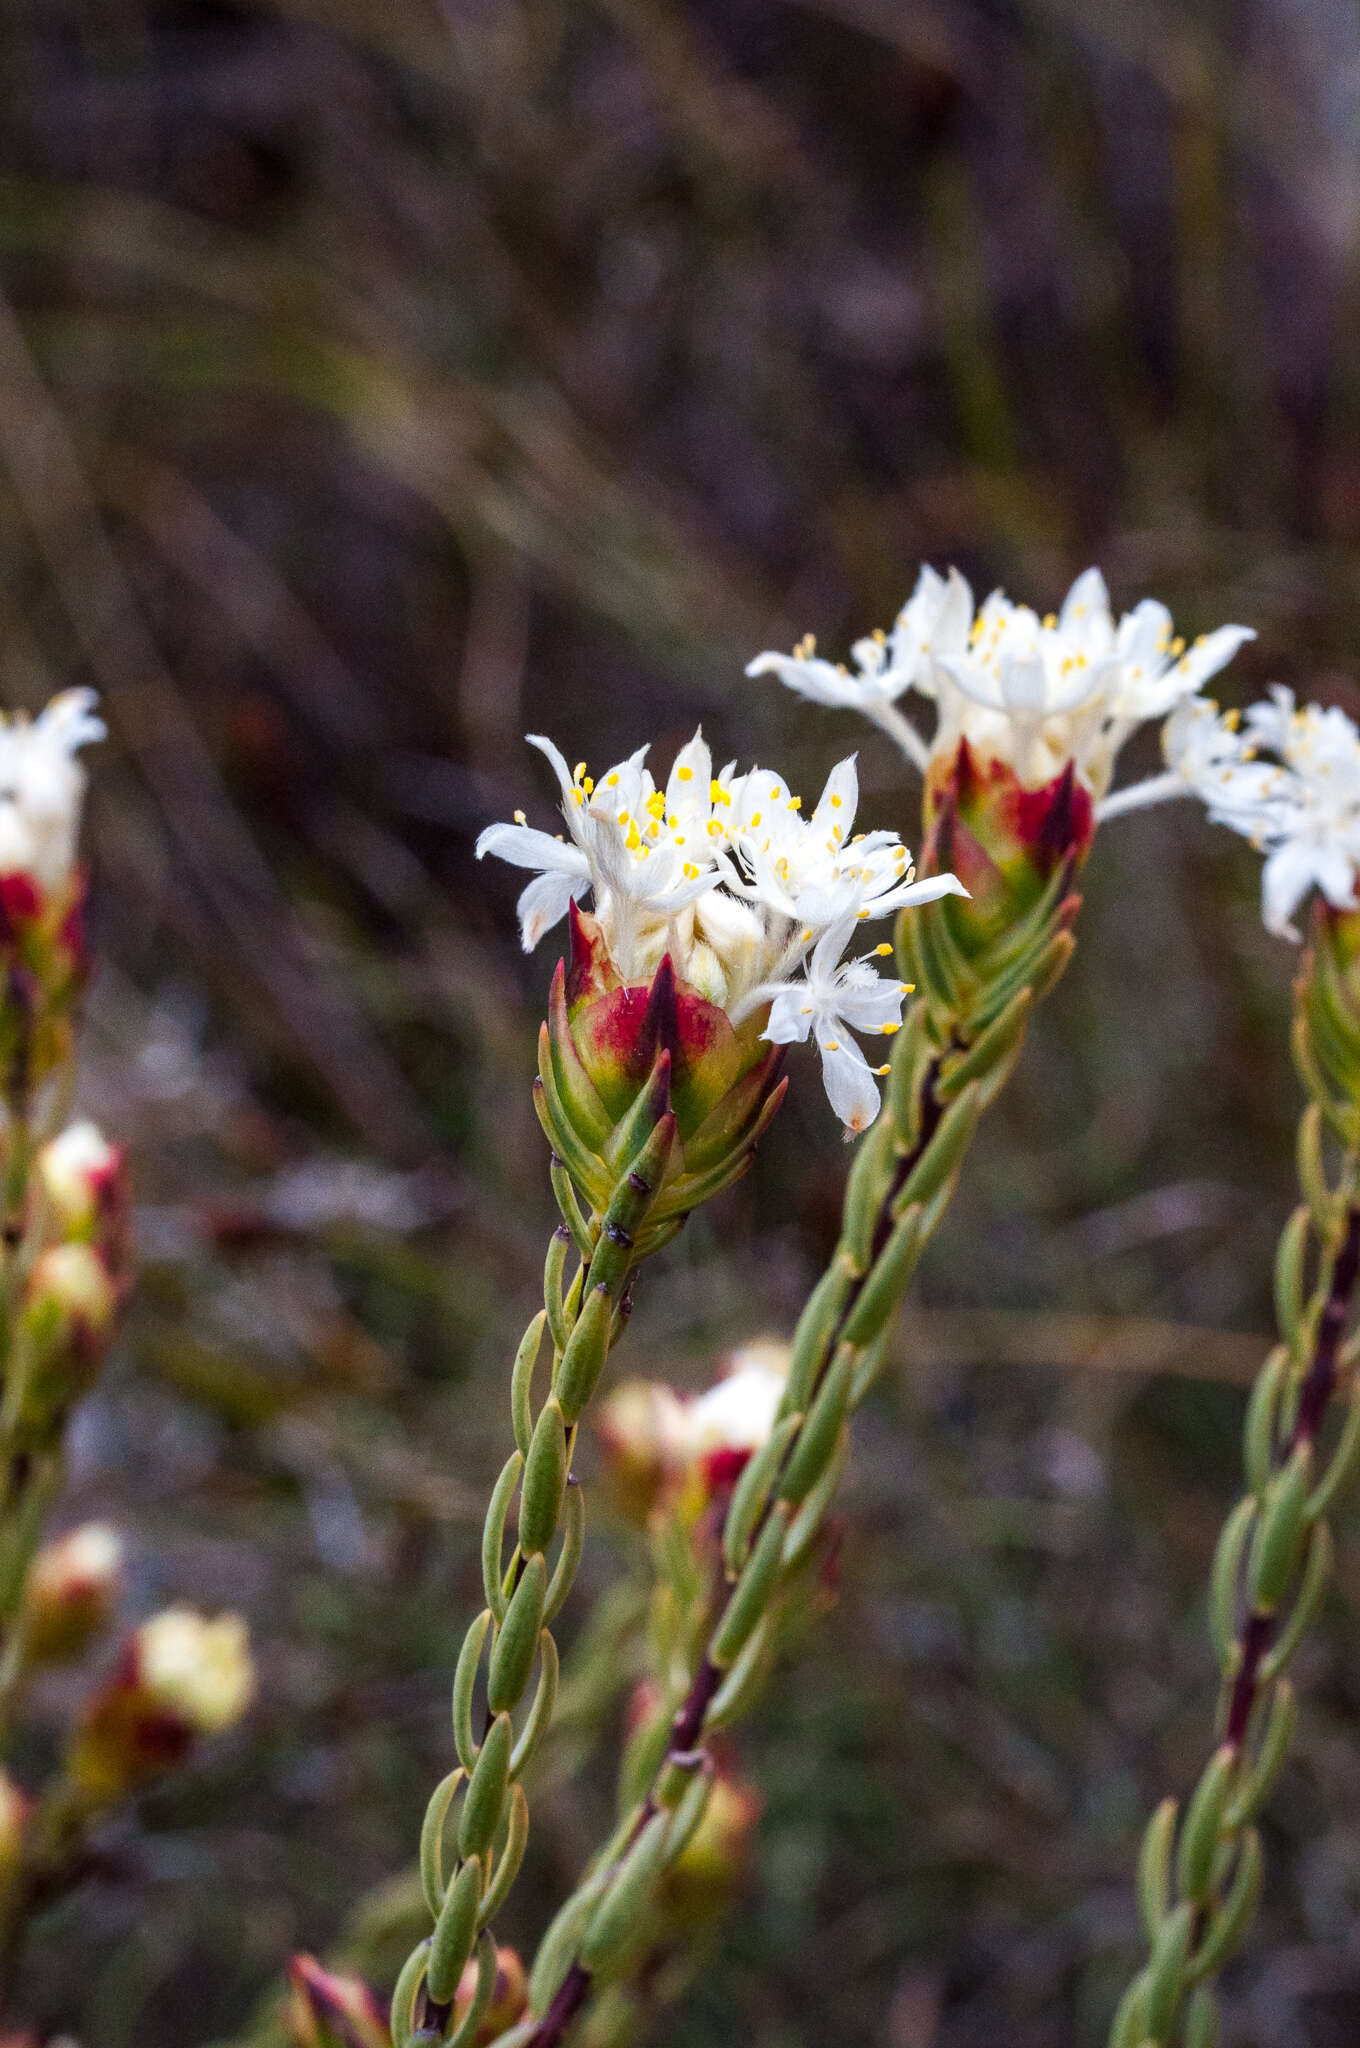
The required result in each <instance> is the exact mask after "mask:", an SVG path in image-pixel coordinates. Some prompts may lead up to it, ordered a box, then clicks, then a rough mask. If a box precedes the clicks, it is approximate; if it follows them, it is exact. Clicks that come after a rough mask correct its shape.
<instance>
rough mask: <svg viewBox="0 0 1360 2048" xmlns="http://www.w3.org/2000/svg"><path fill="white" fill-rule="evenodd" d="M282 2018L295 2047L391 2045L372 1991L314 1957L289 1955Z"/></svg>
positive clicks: (359, 1980) (369, 2047)
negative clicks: (286, 2000) (285, 2004)
mask: <svg viewBox="0 0 1360 2048" xmlns="http://www.w3.org/2000/svg"><path fill="white" fill-rule="evenodd" d="M284 2022H285V2025H286V2026H287V2029H288V2036H289V2039H290V2040H291V2041H292V2042H293V2043H294V2048H392V2031H391V2028H390V2027H389V2026H388V2023H387V2015H386V2013H385V2012H384V2011H383V2009H382V2006H381V2005H380V2003H379V2001H378V1998H377V1995H376V1993H375V1992H373V1991H371V1990H370V1989H369V1987H368V1985H367V1984H365V1983H364V1981H363V1979H362V1978H361V1977H352V1976H349V1975H346V1974H345V1973H344V1972H342V1971H338V1970H328V1969H326V1968H325V1966H324V1965H323V1964H321V1963H319V1962H318V1961H317V1959H316V1957H315V1956H294V1957H293V1960H292V1961H291V1963H290V1964H289V1965H288V2003H287V2006H286V2008H285V2011H284Z"/></svg>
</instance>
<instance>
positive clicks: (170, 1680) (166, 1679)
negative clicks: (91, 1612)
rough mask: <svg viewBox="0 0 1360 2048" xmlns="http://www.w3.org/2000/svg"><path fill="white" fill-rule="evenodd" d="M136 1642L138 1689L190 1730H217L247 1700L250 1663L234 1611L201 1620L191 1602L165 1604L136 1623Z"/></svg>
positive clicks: (238, 1713) (237, 1713) (237, 1716)
mask: <svg viewBox="0 0 1360 2048" xmlns="http://www.w3.org/2000/svg"><path fill="white" fill-rule="evenodd" d="M136 1643H137V1676H138V1679H139V1681H140V1685H141V1689H142V1691H143V1692H144V1693H145V1694H146V1696H147V1698H148V1699H149V1700H152V1701H154V1703H155V1704H156V1706H158V1707H160V1708H162V1709H164V1710H165V1711H166V1712H167V1713H170V1714H174V1715H177V1716H178V1717H179V1719H180V1720H182V1721H183V1722H184V1723H185V1724H186V1725H187V1726H188V1727H189V1728H191V1729H193V1730H194V1732H195V1733H196V1734H199V1735H216V1734H219V1733H220V1732H221V1730H222V1729H224V1728H230V1727H231V1726H232V1725H233V1723H234V1722H236V1721H239V1720H240V1718H241V1716H242V1714H244V1713H245V1711H246V1708H247V1707H248V1706H249V1705H250V1702H251V1700H252V1699H253V1697H254V1694H255V1667H254V1665H253V1663H252V1661H251V1656H250V1639H249V1635H248V1632H247V1629H246V1625H245V1623H244V1621H243V1620H242V1619H241V1617H240V1615H239V1614H223V1615H220V1616H219V1617H218V1619H217V1620H216V1621H206V1620H205V1619H204V1617H203V1616H202V1615H201V1614H196V1613H195V1612H194V1610H193V1608H192V1607H167V1608H166V1609H165V1611H164V1613H163V1614H153V1615H152V1617H151V1619H150V1621H145V1622H143V1623H142V1626H141V1627H140V1629H138V1631H137V1637H136Z"/></svg>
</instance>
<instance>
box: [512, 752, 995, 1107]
mask: <svg viewBox="0 0 1360 2048" xmlns="http://www.w3.org/2000/svg"><path fill="white" fill-rule="evenodd" d="M533 744H534V745H535V746H537V747H539V748H540V749H541V750H542V751H543V752H544V753H545V754H546V755H547V756H548V759H549V760H550V761H551V762H552V763H553V766H554V767H555V768H556V770H557V775H558V781H559V783H560V785H561V789H562V796H563V814H564V817H565V819H566V824H567V830H568V834H569V835H570V836H569V837H567V838H554V837H552V836H551V835H550V834H549V833H547V832H539V831H535V830H534V829H533V828H532V827H531V826H530V825H529V824H528V823H527V822H526V821H525V819H524V817H523V815H522V814H517V817H516V822H515V823H514V824H513V825H491V826H488V828H487V829H486V831H484V832H483V833H482V835H481V837H480V838H479V840H478V841H477V853H478V856H479V857H480V856H481V855H483V854H486V853H495V854H499V855H500V856H501V858H502V859H505V860H508V861H511V862H513V863H514V864H515V865H516V866H519V867H528V868H534V869H536V870H537V871H538V872H537V873H536V875H535V877H534V879H533V880H532V881H531V882H530V883H529V885H528V887H527V888H526V889H525V890H524V892H523V894H522V895H521V897H520V901H519V912H520V922H521V928H522V933H523V938H524V945H525V948H526V950H527V949H529V948H531V947H532V946H534V945H535V944H536V943H537V941H538V939H539V938H540V937H541V936H542V934H543V933H544V932H545V931H546V930H547V929H548V928H549V926H550V925H552V924H555V923H556V921H557V920H558V918H560V917H562V916H564V915H565V913H566V910H567V907H568V905H569V904H570V903H571V902H572V900H573V899H575V898H579V897H581V896H583V895H585V894H586V892H587V891H589V892H591V893H592V894H593V897H594V910H595V916H596V918H597V920H598V922H599V925H600V930H601V933H602V935H603V937H604V942H605V945H606V946H607V948H608V951H609V957H610V959H611V961H612V963H613V965H614V967H615V969H616V971H617V972H618V974H619V976H620V978H621V979H622V980H623V981H624V982H625V983H627V984H629V985H634V984H637V983H639V982H642V981H645V980H648V979H650V977H651V975H652V974H653V973H654V972H655V970H656V968H657V966H658V964H659V962H660V960H661V958H662V956H663V954H666V953H669V954H670V956H671V959H672V961H673V964H674V966H675V970H676V973H677V974H678V975H679V976H680V978H681V979H682V980H684V981H686V982H688V983H689V984H690V985H691V986H692V987H694V988H697V989H698V990H699V992H700V994H701V995H703V996H705V997H706V998H707V999H708V1000H709V1001H710V1002H713V1003H715V1004H717V1005H718V1006H719V1007H721V1008H723V1009H725V1010H726V1011H727V1013H728V1015H729V1016H730V1017H731V1019H732V1021H733V1023H734V1024H740V1023H741V1022H742V1021H743V1019H744V1018H746V1017H749V1016H751V1015H753V1014H754V1012H755V1011H756V1010H758V1009H759V1008H760V1007H761V1006H762V1005H764V1004H766V1003H770V1002H774V1003H775V1004H776V1007H778V1006H779V1005H780V1004H781V1003H782V1002H783V1000H784V998H785V996H786V995H787V994H788V992H789V991H790V990H798V991H801V998H800V1000H801V999H805V998H807V996H808V994H809V988H810V981H803V980H800V979H798V977H799V975H800V972H801V970H802V969H803V967H804V964H805V962H807V959H808V954H809V950H810V949H812V948H814V947H815V948H816V950H815V952H814V953H813V960H814V961H815V962H817V963H819V964H818V965H816V966H809V967H808V975H809V977H811V978H813V979H815V981H816V984H817V987H818V988H819V989H820V990H823V992H824V993H825V991H827V990H829V989H830V988H831V986H832V983H833V982H834V983H835V987H836V989H837V991H838V992H839V993H840V994H841V995H842V996H843V997H845V999H846V1000H847V1001H850V1002H851V1004H852V1009H851V1010H846V1011H845V1012H844V1015H845V1017H846V1019H847V1021H848V1020H850V1019H851V1017H852V1010H853V1005H854V1004H855V1003H857V1002H863V1001H865V1000H867V993H866V990H865V988H864V987H863V986H862V983H863V978H864V976H865V975H866V974H868V978H869V981H870V982H872V983H874V984H875V985H877V984H878V977H877V976H876V975H873V974H871V973H869V970H867V969H866V968H865V967H864V966H863V963H858V964H856V963H852V964H851V965H849V966H847V967H845V968H840V969H838V968H837V965H836V963H837V962H839V960H840V956H841V953H842V952H843V951H844V948H845V944H846V938H847V936H848V934H849V932H850V931H851V930H853V928H854V926H855V925H856V924H857V923H859V922H861V921H862V920H865V919H868V918H872V917H884V916H888V915H890V914H891V913H892V912H894V911H896V910H899V909H902V908H903V907H906V906H910V905H913V904H920V903H926V902H930V901H932V900H933V899H934V898H936V897H939V896H944V895H950V894H957V895H966V893H967V891H966V890H965V889H964V888H963V886H962V884H961V883H960V882H959V881H958V880H957V878H956V877H955V876H953V875H935V876H931V877H930V878H929V879H928V880H925V881H917V880H916V878H915V873H914V870H913V868H912V863H911V855H910V854H909V853H908V851H907V849H906V847H905V846H904V845H903V844H902V842H901V840H900V839H898V838H897V836H896V835H895V834H894V833H891V832H883V831H879V832H870V833H863V832H861V833H856V832H855V831H854V829H853V828H854V822H855V814H856V811H857V809H858V806H859V782H858V777H857V774H856V770H855V761H854V756H853V755H851V756H849V757H848V758H847V759H846V760H844V761H841V762H838V763H837V765H836V766H835V767H834V768H833V769H832V771H831V773H830V775H829V776H828V777H827V782H826V787H825V789H824V790H823V792H822V795H821V798H820V800H819V801H818V803H817V806H816V808H815V809H814V811H813V813H812V815H811V817H809V818H804V817H803V815H802V802H801V799H800V798H798V797H796V796H794V795H792V794H791V793H790V791H789V787H788V784H787V783H786V782H785V781H784V780H783V778H782V777H781V776H779V775H776V774H774V773H772V772H771V771H769V770H768V769H764V768H752V769H750V770H749V771H748V772H747V773H746V774H744V775H738V774H737V773H736V771H735V768H734V766H733V765H732V764H730V763H729V764H728V766H726V767H724V768H721V769H719V770H718V772H717V773H716V774H714V773H713V771H712V764H711V761H710V757H709V751H708V748H707V746H706V745H705V744H704V740H703V736H702V734H701V733H696V734H695V735H694V738H693V739H692V740H691V741H690V742H689V744H688V745H687V746H685V747H683V748H682V749H681V750H680V753H679V754H678V755H677V756H676V760H675V764H674V766H673V767H672V769H671V772H670V775H669V777H668V779H667V782H666V786H665V788H664V790H663V789H659V788H658V787H657V785H656V784H655V783H654V781H653V779H652V776H651V774H650V772H649V770H648V769H647V766H646V751H647V750H646V748H645V747H644V748H642V749H640V750H639V752H637V753H636V754H633V755H631V756H630V757H629V759H628V760H627V761H624V762H621V763H619V765H618V766H617V767H615V768H611V769H610V770H609V771H608V773H607V774H605V775H603V776H601V777H600V779H599V781H598V782H596V781H594V780H593V779H592V778H591V777H590V776H589V775H588V774H587V773H586V769H585V764H584V762H582V763H580V764H578V766H577V767H576V768H575V769H574V770H569V769H568V767H567V764H566V762H565V760H564V759H563V757H562V755H561V754H560V753H559V752H558V750H557V748H556V747H554V746H553V745H552V743H551V742H550V741H548V740H544V739H539V738H534V739H533ZM833 929H834V930H835V931H837V932H841V933H843V934H845V936H842V937H840V938H839V939H838V940H837V942H836V944H835V947H834V949H833V952H832V954H831V955H830V956H829V957H828V954H827V950H826V946H825V937H824V935H827V934H829V932H830V931H831V930H833ZM888 950H890V949H888ZM837 974H838V975H839V977H840V978H839V979H838V980H837V979H836V976H837ZM892 986H893V987H896V986H897V984H893V985H892ZM817 1000H818V1001H821V1000H822V997H820V996H819V997H818V999H817ZM815 1007H816V1004H815V1003H814V1004H813V1005H812V1008H815ZM900 1009H901V1003H900V998H899V1000H898V1003H897V1011H896V1012H895V1013H894V1014H900ZM809 1014H811V1010H809ZM828 1014H829V1013H828ZM780 1015H781V1016H782V1015H783V1011H782V1010H781V1011H780ZM766 1035H767V1036H769V1035H772V1034H770V1033H767V1034H766ZM807 1035H808V1027H806V1026H804V1028H803V1029H801V1030H797V1029H793V1030H788V1031H786V1032H785V1033H784V1036H783V1037H782V1038H781V1039H780V1040H779V1041H778V1042H780V1043H784V1042H786V1041H787V1039H789V1038H799V1037H801V1038H806V1037H807ZM825 1035H826V1034H823V1037H821V1038H819V1041H818V1042H819V1044H821V1045H822V1053H823V1065H824V1069H825V1073H826V1078H827V1085H828V1091H829V1092H830V1093H831V1099H832V1103H833V1106H835V1107H836V1108H837V1109H838V1110H841V1113H842V1116H843V1119H844V1120H846V1121H850V1122H851V1123H852V1128H854V1129H860V1128H862V1124H861V1122H860V1121H858V1119H859V1118H860V1116H861V1113H862V1109H863V1104H864V1101H865V1099H866V1091H865V1087H864V1082H863V1079H862V1077H861V1076H860V1075H858V1074H857V1075H856V1076H855V1078H854V1083H853V1086H852V1085H851V1077H850V1075H849V1065H851V1064H857V1065H858V1067H859V1068H862V1069H863V1073H864V1074H865V1075H867V1073H868V1068H867V1065H866V1064H865V1062H864V1061H863V1059H862V1057H859V1056H855V1059H854V1060H852V1059H851V1056H850V1055H848V1054H847V1055H846V1056H845V1058H840V1057H838V1054H837V1050H836V1049H835V1048H833V1049H832V1050H831V1051H830V1052H828V1051H827V1048H826V1045H825V1043H824V1042H823V1040H824V1037H825ZM833 1083H834V1085H833ZM873 1101H874V1103H875V1105H876V1103H877V1093H876V1091H875V1092H874V1094H873ZM842 1104H844V1105H846V1107H845V1109H844V1110H842V1108H841V1106H842Z"/></svg>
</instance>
